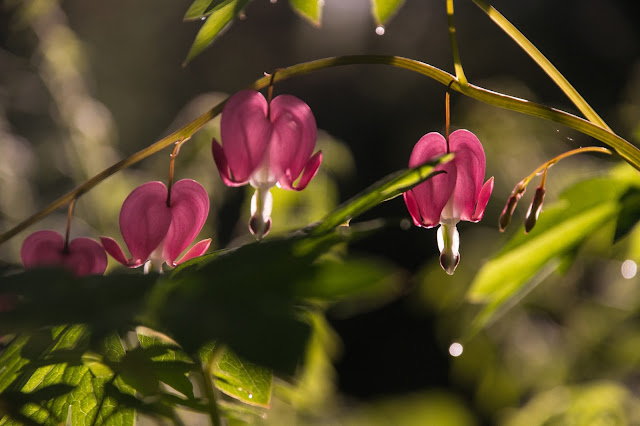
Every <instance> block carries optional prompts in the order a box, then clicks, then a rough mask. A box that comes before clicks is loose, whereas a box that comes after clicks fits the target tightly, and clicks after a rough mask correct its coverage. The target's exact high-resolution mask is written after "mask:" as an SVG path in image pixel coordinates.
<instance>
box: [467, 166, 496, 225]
mask: <svg viewBox="0 0 640 426" xmlns="http://www.w3.org/2000/svg"><path fill="white" fill-rule="evenodd" d="M491 192H493V177H491V178H489V180H487V181H486V182H485V183H484V185H483V186H482V190H481V191H480V196H479V197H478V203H477V204H476V211H475V212H474V213H473V217H472V220H471V222H480V221H481V220H482V217H483V216H484V210H485V209H486V208H487V204H488V203H489V197H491Z"/></svg>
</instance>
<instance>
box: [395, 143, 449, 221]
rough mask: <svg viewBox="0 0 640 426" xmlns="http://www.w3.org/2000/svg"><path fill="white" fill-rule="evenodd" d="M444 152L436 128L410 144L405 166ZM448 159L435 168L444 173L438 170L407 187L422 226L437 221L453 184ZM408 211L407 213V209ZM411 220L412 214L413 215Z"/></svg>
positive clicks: (443, 146) (410, 165)
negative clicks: (438, 172) (427, 178)
mask: <svg viewBox="0 0 640 426" xmlns="http://www.w3.org/2000/svg"><path fill="white" fill-rule="evenodd" d="M446 152H447V141H446V139H445V138H444V136H442V135H441V134H440V133H436V132H431V133H427V134H426V135H424V136H423V137H421V138H420V140H419V141H418V143H416V145H415V146H414V147H413V151H412V152H411V157H410V159H409V167H418V166H421V165H423V164H424V163H426V162H427V161H429V160H431V159H433V158H434V157H436V156H438V155H442V154H445V153H446ZM452 163H453V161H451V162H449V163H446V164H441V165H439V166H437V167H436V168H435V170H436V171H438V170H443V171H445V172H446V173H441V174H438V175H436V176H434V177H432V178H431V179H429V180H427V181H426V182H423V183H421V184H420V185H417V186H415V187H414V188H413V189H412V190H411V192H412V193H413V198H414V200H415V202H416V204H417V206H418V209H419V211H420V218H421V219H422V220H421V223H422V226H424V227H426V228H431V227H434V226H436V225H437V224H438V223H440V216H441V214H442V210H443V209H444V206H445V205H446V204H447V202H448V201H449V198H451V194H453V191H454V189H455V187H456V176H457V173H456V167H455V165H454V164H452ZM405 201H406V198H405ZM409 212H410V213H411V210H410V211H409ZM412 217H413V214H412ZM415 220H416V218H415V217H414V221H415Z"/></svg>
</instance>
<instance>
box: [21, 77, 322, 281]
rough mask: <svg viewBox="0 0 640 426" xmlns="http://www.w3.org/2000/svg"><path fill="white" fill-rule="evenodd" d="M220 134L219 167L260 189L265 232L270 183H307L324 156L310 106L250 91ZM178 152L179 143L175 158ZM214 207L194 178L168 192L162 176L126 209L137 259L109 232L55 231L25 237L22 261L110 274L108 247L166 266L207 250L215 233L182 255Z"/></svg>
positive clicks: (134, 262)
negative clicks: (68, 237)
mask: <svg viewBox="0 0 640 426" xmlns="http://www.w3.org/2000/svg"><path fill="white" fill-rule="evenodd" d="M221 134H222V145H219V144H218V142H217V141H215V140H214V141H213V145H212V151H213V157H214V160H215V163H216V165H217V166H218V171H219V173H220V176H221V177H222V180H223V181H224V183H225V184H227V185H229V186H241V185H245V184H247V183H248V184H250V185H251V186H253V187H254V188H256V192H255V194H254V196H253V198H252V200H251V214H252V216H251V220H250V223H249V228H250V230H251V232H252V233H253V234H255V235H256V236H257V237H258V238H262V237H263V236H265V235H266V234H267V233H268V232H269V229H270V227H271V209H272V205H273V197H272V195H271V192H270V189H271V188H272V187H273V186H275V185H278V186H279V187H281V188H284V189H289V190H295V191H300V190H302V189H304V188H305V187H306V186H307V185H308V183H309V181H310V180H311V179H312V178H313V177H314V176H315V174H316V172H317V171H318V167H319V166H320V163H321V162H322V152H317V153H315V154H313V150H314V148H315V144H316V137H317V128H316V121H315V118H314V117H313V113H312V112H311V109H310V108H309V106H308V105H307V104H306V103H304V102H303V101H301V100H300V99H298V98H296V97H294V96H290V95H281V96H277V97H276V98H274V99H273V100H272V101H267V100H266V99H265V98H264V96H262V94H260V93H259V92H256V91H248V90H246V91H241V92H238V93H236V94H235V95H233V96H232V97H231V98H230V99H229V100H228V102H227V104H226V105H225V108H224V110H223V114H222V124H221ZM175 155H177V148H176V150H175V151H174V155H173V156H172V161H173V158H174V157H175ZM172 165H173V163H172ZM170 169H171V170H172V167H170ZM169 180H170V182H171V180H172V173H170V179H169ZM71 211H72V208H70V212H71ZM208 213H209V198H208V195H207V193H206V191H205V189H204V188H203V187H202V186H201V185H200V184H199V183H197V182H196V181H194V180H188V179H186V180H181V181H179V182H177V183H176V184H175V185H173V186H171V185H170V189H169V190H167V187H166V186H165V185H164V184H163V183H161V182H148V183H145V184H143V185H141V186H139V187H138V188H136V189H134V190H133V191H132V192H131V194H129V196H128V197H127V198H126V199H125V201H124V203H123V205H122V209H121V211H120V231H121V232H122V236H123V238H124V241H125V244H126V245H127V247H128V248H129V252H130V253H131V257H127V256H126V255H125V253H124V251H123V250H122V248H121V247H120V245H119V244H118V243H117V242H116V241H115V240H114V239H113V238H110V237H101V238H100V240H101V243H102V246H100V244H98V243H97V242H96V241H94V240H91V239H89V238H77V239H75V240H73V241H71V243H67V242H65V240H64V238H63V237H62V235H60V234H59V233H57V232H55V231H38V232H36V233H34V234H32V235H31V236H29V237H28V238H27V239H26V240H25V242H24V245H23V248H22V261H23V264H24V265H25V268H33V267H37V266H43V265H62V266H63V267H66V268H67V269H69V270H71V271H72V272H73V273H74V274H75V275H77V276H82V275H87V274H102V273H104V271H105V269H106V265H107V258H106V253H109V254H110V255H111V256H112V257H113V258H114V259H116V260H117V261H118V262H120V263H122V264H123V265H125V266H127V267H130V268H136V267H139V266H142V265H145V270H146V271H148V270H149V267H150V265H151V264H153V265H155V267H156V269H157V270H159V271H162V265H163V264H164V263H167V264H168V265H169V266H172V267H173V266H176V265H178V264H180V263H182V262H185V261H187V260H189V259H192V258H194V257H198V256H201V255H202V254H204V253H205V252H206V251H207V249H208V248H209V245H210V244H211V239H206V240H203V241H200V242H199V243H197V244H195V245H194V246H193V247H192V248H191V249H190V250H189V251H188V252H187V253H186V254H184V255H183V256H182V258H180V259H179V260H177V259H178V257H179V256H180V254H181V253H182V252H183V251H184V250H185V249H186V248H187V247H188V246H189V245H190V244H191V243H192V242H193V240H194V239H195V237H196V236H197V235H198V233H199V232H200V230H201V229H202V227H203V225H204V222H205V221H206V218H207V215H208ZM69 217H71V213H70V215H69ZM105 251H106V253H105Z"/></svg>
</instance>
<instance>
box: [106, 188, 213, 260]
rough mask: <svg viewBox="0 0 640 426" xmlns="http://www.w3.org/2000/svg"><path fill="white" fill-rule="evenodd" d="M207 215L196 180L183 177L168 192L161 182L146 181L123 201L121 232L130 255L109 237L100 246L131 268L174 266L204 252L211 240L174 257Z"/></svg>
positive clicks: (204, 195)
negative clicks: (164, 264) (127, 255)
mask: <svg viewBox="0 0 640 426" xmlns="http://www.w3.org/2000/svg"><path fill="white" fill-rule="evenodd" d="M208 214H209V196H208V195H207V191H205V189H204V188H203V187H202V185H200V184H199V183H198V182H196V181H194V180H191V179H183V180H181V181H179V182H176V183H175V184H174V185H173V186H172V187H171V195H170V197H169V192H168V191H167V187H166V186H165V185H164V184H163V183H162V182H157V181H155V182H147V183H145V184H142V185H140V186H139V187H137V188H136V189H134V190H133V191H132V192H131V194H129V196H128V197H127V198H126V199H125V200H124V203H122V209H121V210H120V231H121V232H122V237H123V238H124V242H125V243H126V244H127V247H128V248H129V251H130V252H131V258H129V259H127V257H126V255H125V254H124V252H123V251H122V248H120V245H119V244H118V243H117V242H116V241H115V240H114V239H113V238H109V237H101V238H100V240H101V241H102V245H103V246H104V248H105V250H106V251H107V253H109V254H110V255H111V256H112V257H113V258H114V259H115V260H117V261H118V262H120V263H122V264H123V265H125V266H128V267H130V268H137V267H139V266H141V265H145V272H146V271H148V270H149V267H150V264H152V265H155V267H156V269H157V270H158V271H159V272H162V264H163V263H167V264H168V265H169V266H176V265H178V264H180V263H183V262H186V261H187V260H190V259H193V258H195V257H198V256H201V255H203V254H204V253H205V252H206V251H207V249H208V248H209V245H210V244H211V239H210V238H209V239H206V240H203V241H200V242H199V243H197V244H195V245H194V246H193V247H192V248H191V249H190V250H189V251H188V252H187V253H186V254H185V255H184V256H182V258H181V259H180V260H178V261H176V259H177V258H178V256H179V255H180V253H182V252H183V251H184V250H185V249H186V248H187V247H188V246H189V244H191V243H192V242H193V240H194V239H195V238H196V236H197V235H198V233H199V232H200V230H201V229H202V226H203V225H204V222H205V221H206V219H207V215H208Z"/></svg>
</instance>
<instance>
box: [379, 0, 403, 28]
mask: <svg viewBox="0 0 640 426" xmlns="http://www.w3.org/2000/svg"><path fill="white" fill-rule="evenodd" d="M403 3H404V0H371V12H372V13H373V18H374V19H375V20H376V23H377V24H378V25H384V24H386V23H387V21H388V20H389V18H391V17H392V16H393V15H394V14H395V13H396V12H397V10H398V9H399V8H400V6H402V4H403Z"/></svg>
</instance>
